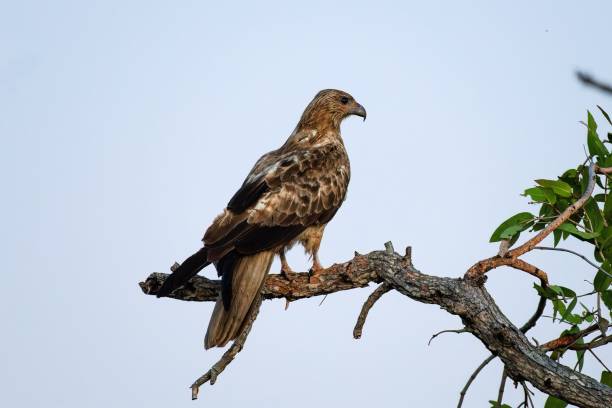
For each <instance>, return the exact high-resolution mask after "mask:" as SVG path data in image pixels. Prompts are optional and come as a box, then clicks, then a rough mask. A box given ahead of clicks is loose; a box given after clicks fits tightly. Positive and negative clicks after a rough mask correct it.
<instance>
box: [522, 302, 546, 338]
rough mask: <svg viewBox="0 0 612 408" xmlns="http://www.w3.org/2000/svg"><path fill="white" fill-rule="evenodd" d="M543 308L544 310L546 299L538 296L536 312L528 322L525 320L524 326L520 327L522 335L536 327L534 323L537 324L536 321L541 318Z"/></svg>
mask: <svg viewBox="0 0 612 408" xmlns="http://www.w3.org/2000/svg"><path fill="white" fill-rule="evenodd" d="M545 308H546V298H545V297H544V296H540V300H539V301H538V307H537V308H536V311H535V312H534V313H533V316H531V317H530V318H529V320H527V321H526V322H525V324H524V325H522V326H521V332H522V333H523V334H525V333H527V332H528V331H529V330H531V329H532V328H533V327H534V326H535V325H536V323H537V322H538V319H540V317H542V313H544V309H545Z"/></svg>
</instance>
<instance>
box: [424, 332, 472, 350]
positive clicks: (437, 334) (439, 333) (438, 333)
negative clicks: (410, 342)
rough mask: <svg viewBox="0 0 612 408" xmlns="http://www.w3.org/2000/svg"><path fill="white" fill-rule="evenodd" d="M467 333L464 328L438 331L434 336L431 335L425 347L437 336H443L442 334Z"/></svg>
mask: <svg viewBox="0 0 612 408" xmlns="http://www.w3.org/2000/svg"><path fill="white" fill-rule="evenodd" d="M467 332H468V331H467V330H466V329H465V328H463V329H451V330H442V331H439V332H437V333H435V334H434V335H432V336H431V338H430V339H429V341H428V342H427V345H428V346H429V345H430V344H431V341H432V340H433V339H435V338H436V337H438V336H439V335H441V334H444V333H467Z"/></svg>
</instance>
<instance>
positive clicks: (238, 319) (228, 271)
mask: <svg viewBox="0 0 612 408" xmlns="http://www.w3.org/2000/svg"><path fill="white" fill-rule="evenodd" d="M350 115H357V116H361V117H363V119H364V120H365V118H366V111H365V109H364V107H363V106H361V105H360V104H359V103H357V102H356V101H355V99H354V98H353V97H352V96H351V95H349V94H348V93H346V92H343V91H339V90H335V89H326V90H323V91H321V92H319V93H318V94H317V95H316V96H315V97H314V99H313V100H312V101H311V102H310V104H308V106H307V107H306V109H305V110H304V113H303V114H302V117H301V118H300V121H299V122H298V124H297V126H296V127H295V130H294V131H293V132H292V133H291V135H290V136H289V138H288V139H287V141H286V142H285V143H284V144H283V145H282V146H281V147H280V148H278V149H277V150H273V151H271V152H269V153H266V154H264V155H263V156H262V157H261V158H260V159H259V160H258V161H257V162H256V163H255V166H254V167H253V169H252V170H251V172H250V173H249V175H248V176H247V178H246V180H245V181H244V183H243V184H242V186H241V187H240V188H239V189H238V191H237V192H236V194H234V196H233V197H232V198H231V199H230V201H229V203H228V204H227V208H225V209H224V210H223V212H222V213H221V214H220V215H219V216H217V218H215V219H214V221H213V222H212V224H211V225H210V227H208V229H207V230H206V233H205V234H204V238H203V239H202V241H203V242H204V246H203V247H202V249H200V250H199V251H198V252H196V253H195V254H193V255H191V256H190V257H189V258H187V259H186V260H185V261H184V262H183V263H182V264H181V265H180V266H179V267H178V268H176V269H175V270H174V271H173V273H172V274H171V275H170V276H169V277H168V278H167V279H166V280H165V282H164V283H163V285H162V287H161V288H160V290H159V292H158V294H157V296H158V297H161V296H168V295H169V294H170V293H171V292H172V291H173V290H174V289H176V288H178V287H180V286H182V285H184V284H185V283H187V281H188V280H189V279H190V278H191V277H193V276H195V275H196V274H197V273H198V272H199V271H200V270H202V269H203V268H205V267H206V266H208V265H209V264H211V263H213V264H214V265H215V267H216V269H217V272H218V274H219V276H221V286H222V288H221V294H220V296H219V299H218V300H217V303H216V304H215V308H214V310H213V313H212V317H211V319H210V323H209V325H208V331H207V333H206V337H205V340H204V346H205V347H206V348H207V349H208V348H211V347H223V346H225V345H226V344H227V342H229V341H230V340H234V339H235V338H236V337H237V336H238V335H239V334H240V333H241V329H242V326H243V323H244V321H245V319H246V317H247V315H248V312H249V309H250V308H251V305H252V304H253V301H254V299H255V297H256V296H257V295H258V294H259V293H260V291H261V287H262V285H263V282H264V279H265V277H266V275H267V273H268V271H269V269H270V266H271V264H272V261H273V259H274V256H275V255H279V256H280V259H281V264H282V267H281V271H282V273H283V274H285V276H286V277H287V278H288V279H291V278H292V271H291V268H290V267H289V265H288V264H287V260H286V259H285V251H286V250H287V249H289V248H291V246H292V245H294V244H295V243H296V242H299V243H301V244H302V245H303V246H304V249H305V251H306V252H307V253H308V254H310V255H311V256H312V259H313V266H312V269H311V273H312V274H314V275H316V274H318V273H319V272H320V271H321V270H322V269H323V267H322V266H321V263H320V262H319V257H318V254H317V253H318V250H319V245H320V244H321V238H322V237H323V230H324V229H325V226H326V224H327V223H328V222H329V221H330V220H331V219H332V218H333V216H334V215H335V214H336V212H337V211H338V209H339V208H340V205H341V204H342V202H343V201H344V198H345V196H346V190H347V187H348V183H349V179H350V165H349V158H348V155H347V152H346V149H345V147H344V143H343V141H342V137H341V134H340V123H341V122H342V120H343V119H345V118H347V117H348V116H350Z"/></svg>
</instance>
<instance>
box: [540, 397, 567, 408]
mask: <svg viewBox="0 0 612 408" xmlns="http://www.w3.org/2000/svg"><path fill="white" fill-rule="evenodd" d="M565 407H567V402H565V401H563V400H560V399H559V398H556V397H553V396H552V395H549V396H548V398H547V399H546V404H544V408H565Z"/></svg>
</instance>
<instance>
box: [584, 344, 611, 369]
mask: <svg viewBox="0 0 612 408" xmlns="http://www.w3.org/2000/svg"><path fill="white" fill-rule="evenodd" d="M587 350H588V352H589V353H591V354H592V355H593V357H595V359H596V360H597V361H599V364H601V365H602V366H603V368H605V369H606V371H610V369H609V368H608V367H607V366H606V365H605V364H604V362H603V361H601V359H600V358H599V357H597V354H595V352H594V351H593V350H591V349H590V348H588V349H587Z"/></svg>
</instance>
